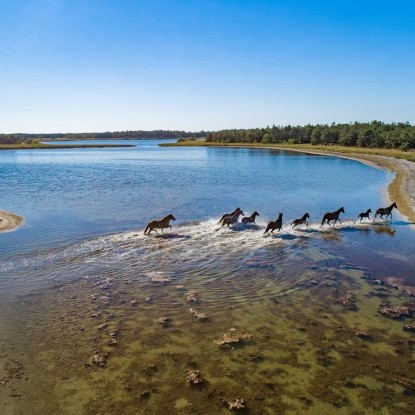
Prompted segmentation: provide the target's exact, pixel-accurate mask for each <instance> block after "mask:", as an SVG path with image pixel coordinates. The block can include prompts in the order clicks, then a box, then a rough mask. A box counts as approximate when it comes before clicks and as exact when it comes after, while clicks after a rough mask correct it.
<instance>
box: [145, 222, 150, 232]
mask: <svg viewBox="0 0 415 415" xmlns="http://www.w3.org/2000/svg"><path fill="white" fill-rule="evenodd" d="M148 229H150V224H148V225H147V227H146V228H145V230H144V235H146V234H147V230H148Z"/></svg>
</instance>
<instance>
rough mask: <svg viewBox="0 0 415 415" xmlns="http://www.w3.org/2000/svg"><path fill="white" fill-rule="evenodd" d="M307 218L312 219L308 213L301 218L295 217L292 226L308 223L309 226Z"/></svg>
mask: <svg viewBox="0 0 415 415" xmlns="http://www.w3.org/2000/svg"><path fill="white" fill-rule="evenodd" d="M307 218H308V219H310V215H309V214H308V213H304V215H303V217H302V218H300V219H295V220H293V221H292V223H291V227H292V228H295V227H296V226H298V225H302V224H304V223H305V224H306V225H307V226H308V222H307Z"/></svg>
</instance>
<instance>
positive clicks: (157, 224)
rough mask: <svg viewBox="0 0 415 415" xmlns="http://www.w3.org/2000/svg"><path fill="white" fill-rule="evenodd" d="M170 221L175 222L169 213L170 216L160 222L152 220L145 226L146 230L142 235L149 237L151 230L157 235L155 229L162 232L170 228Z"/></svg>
mask: <svg viewBox="0 0 415 415" xmlns="http://www.w3.org/2000/svg"><path fill="white" fill-rule="evenodd" d="M171 220H176V218H175V217H174V216H173V215H172V214H171V213H170V215H167V216H166V217H165V218H163V219H161V220H153V221H152V222H150V223H149V224H148V225H147V227H146V229H145V230H144V235H150V232H151V231H152V230H153V229H154V230H155V231H156V233H157V229H161V231H162V232H163V229H165V228H171V225H170V223H169V222H170V221H171ZM147 231H148V232H147Z"/></svg>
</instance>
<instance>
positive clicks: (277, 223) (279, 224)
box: [264, 213, 282, 235]
mask: <svg viewBox="0 0 415 415" xmlns="http://www.w3.org/2000/svg"><path fill="white" fill-rule="evenodd" d="M281 228H282V213H279V214H278V219H277V220H276V221H271V222H268V225H267V229H266V230H265V232H264V235H265V234H266V233H268V231H271V233H274V231H275V229H278V232H279V231H280V230H281Z"/></svg>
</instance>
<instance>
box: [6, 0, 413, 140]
mask: <svg viewBox="0 0 415 415" xmlns="http://www.w3.org/2000/svg"><path fill="white" fill-rule="evenodd" d="M374 119H377V120H381V121H385V122H390V121H409V122H410V123H415V1H413V0H407V1H400V0H396V1H391V0H348V1H340V0H339V1H337V0H326V1H323V0H307V1H296V0H286V1H279V0H273V1H266V0H262V1H259V0H258V1H254V0H239V1H232V0H204V1H202V0H199V1H198V0H187V1H186V0H0V132H3V133H11V132H39V133H40V132H82V131H85V132H90V131H114V130H135V129H143V130H152V129H180V130H192V131H195V130H202V129H204V130H217V129H224V128H248V127H264V126H266V125H272V124H276V125H285V124H301V125H302V124H307V123H312V124H314V123H331V122H349V121H370V120H374Z"/></svg>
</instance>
